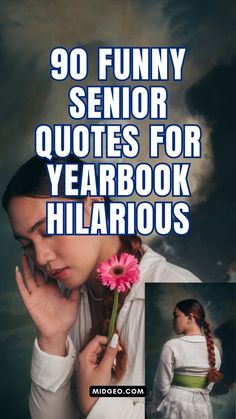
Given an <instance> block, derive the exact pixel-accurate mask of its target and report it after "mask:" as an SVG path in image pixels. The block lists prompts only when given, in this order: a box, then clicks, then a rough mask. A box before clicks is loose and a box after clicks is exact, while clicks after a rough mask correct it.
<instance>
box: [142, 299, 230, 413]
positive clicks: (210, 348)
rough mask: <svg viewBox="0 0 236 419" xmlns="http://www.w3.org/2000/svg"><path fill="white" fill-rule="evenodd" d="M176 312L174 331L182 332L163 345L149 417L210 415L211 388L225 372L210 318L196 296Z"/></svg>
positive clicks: (176, 308) (185, 302) (182, 302)
mask: <svg viewBox="0 0 236 419" xmlns="http://www.w3.org/2000/svg"><path fill="white" fill-rule="evenodd" d="M173 315H174V319H173V328H174V331H175V333H176V334H177V335H180V334H181V335H183V336H181V337H180V338H176V339H171V340H169V341H168V342H166V343H165V345H164V346H163V349H162V352H161V356H160V360H159V365H158V368H157V372H156V376H155V379H154V383H153V395H152V397H153V398H152V401H151V403H149V405H148V417H153V418H163V419H164V418H165V419H189V418H201V419H210V418H212V408H211V402H210V398H209V392H210V391H211V389H212V387H213V385H214V383H215V382H216V381H219V380H220V379H221V377H222V374H221V373H220V372H219V371H218V370H219V368H220V364H221V360H220V354H219V351H218V349H217V347H216V346H215V344H214V341H213V337H212V333H211V329H210V325H209V322H208V321H207V320H206V319H205V312H204V309H203V307H202V305H201V304H200V303H199V302H198V301H197V300H194V299H189V300H183V301H180V302H179V303H177V304H176V307H175V309H174V313H173ZM202 331H203V332H204V334H202Z"/></svg>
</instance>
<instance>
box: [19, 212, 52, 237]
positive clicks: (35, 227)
mask: <svg viewBox="0 0 236 419" xmlns="http://www.w3.org/2000/svg"><path fill="white" fill-rule="evenodd" d="M45 221H46V217H43V218H41V219H40V220H38V221H37V222H36V223H35V224H34V225H33V226H32V227H30V228H29V229H28V232H29V233H33V232H34V231H35V230H37V228H38V227H40V226H41V225H42V224H44V223H45ZM14 237H15V239H16V240H20V239H23V240H29V239H28V238H27V237H24V236H21V235H19V234H17V233H14Z"/></svg>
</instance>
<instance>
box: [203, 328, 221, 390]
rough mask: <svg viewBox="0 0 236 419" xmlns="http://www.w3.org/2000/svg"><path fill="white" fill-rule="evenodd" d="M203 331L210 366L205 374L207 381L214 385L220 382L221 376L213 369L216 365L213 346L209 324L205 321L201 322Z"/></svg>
mask: <svg viewBox="0 0 236 419" xmlns="http://www.w3.org/2000/svg"><path fill="white" fill-rule="evenodd" d="M203 330H204V334H205V336H206V341H207V351H208V360H209V364H210V369H209V371H208V374H207V379H208V381H210V382H213V383H216V382H217V381H219V380H221V378H222V374H221V373H220V372H219V371H217V369H216V368H215V365H216V357H215V344H214V340H213V336H212V332H211V328H210V324H209V322H208V321H207V320H204V321H203Z"/></svg>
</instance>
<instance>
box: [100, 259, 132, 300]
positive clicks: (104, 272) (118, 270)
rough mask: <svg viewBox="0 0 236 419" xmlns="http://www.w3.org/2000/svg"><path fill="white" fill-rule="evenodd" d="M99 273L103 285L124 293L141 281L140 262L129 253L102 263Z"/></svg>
mask: <svg viewBox="0 0 236 419" xmlns="http://www.w3.org/2000/svg"><path fill="white" fill-rule="evenodd" d="M97 272H98V278H99V279H100V280H101V282H102V284H103V285H105V286H107V287H109V288H110V289H111V290H117V291H118V292H124V291H125V290H126V288H131V285H132V284H135V283H136V282H138V280H139V268H138V260H137V259H136V257H135V256H133V255H130V254H129V253H121V255H120V256H112V257H111V258H110V259H109V260H108V261H106V262H102V263H100V265H99V267H98V269H97Z"/></svg>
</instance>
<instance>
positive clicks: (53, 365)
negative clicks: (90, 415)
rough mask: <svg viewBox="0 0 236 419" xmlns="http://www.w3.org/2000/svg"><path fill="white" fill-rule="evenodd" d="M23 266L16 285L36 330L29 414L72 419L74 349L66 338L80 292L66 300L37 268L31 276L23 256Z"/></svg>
mask: <svg viewBox="0 0 236 419" xmlns="http://www.w3.org/2000/svg"><path fill="white" fill-rule="evenodd" d="M22 267H23V272H24V279H23V276H22V274H21V273H20V271H19V270H17V271H16V282H17V286H18V289H19V292H20V294H21V297H22V299H23V302H24V304H25V307H26V309H27V311H28V313H29V314H30V316H31V318H32V320H33V322H34V324H35V326H36V328H37V330H38V339H36V341H35V345H34V350H33V358H32V369H31V377H32V387H31V394H30V411H31V415H32V418H33V419H41V418H42V419H45V418H47V419H48V418H50V419H54V418H55V419H65V418H66V419H67V418H68V419H70V418H71V419H72V418H74V417H75V416H74V415H73V414H71V415H70V416H69V414H70V412H72V411H73V406H72V400H71V396H70V377H71V374H72V371H73V365H74V362H75V349H74V346H73V344H72V341H70V339H69V338H67V336H68V332H69V330H70V329H71V327H72V326H73V324H74V323H75V321H76V318H77V312H78V300H79V290H77V289H76V290H73V291H72V293H71V295H70V297H69V298H66V297H64V296H63V295H62V294H61V292H60V290H59V288H58V285H57V283H56V281H54V280H51V279H49V281H48V282H45V280H44V276H43V274H42V272H40V271H39V270H37V268H35V272H34V275H33V273H32V272H31V269H30V266H29V263H28V260H27V258H26V256H23V257H22ZM66 344H67V347H66ZM67 410H68V412H69V413H68V415H67V414H66V415H65V412H67ZM45 412H46V413H45Z"/></svg>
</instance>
